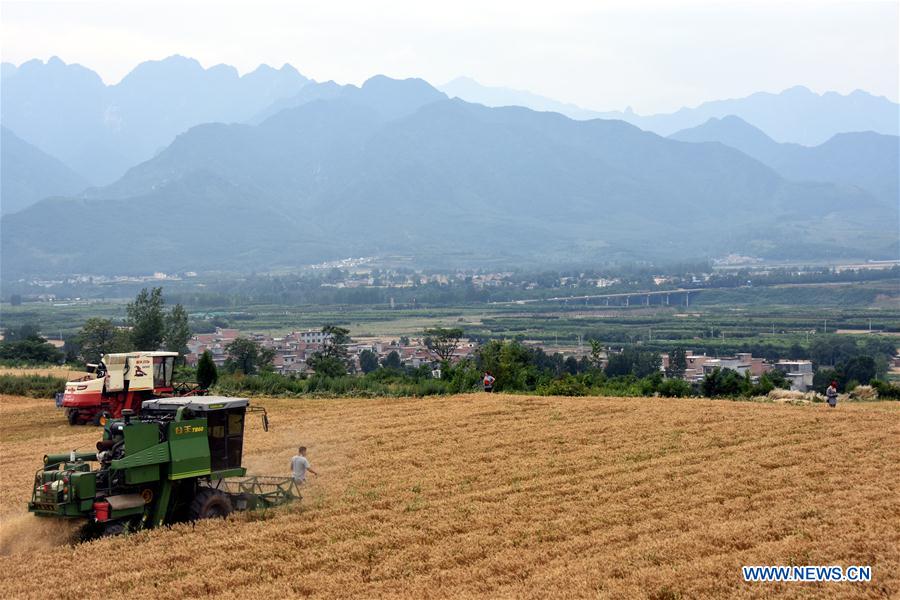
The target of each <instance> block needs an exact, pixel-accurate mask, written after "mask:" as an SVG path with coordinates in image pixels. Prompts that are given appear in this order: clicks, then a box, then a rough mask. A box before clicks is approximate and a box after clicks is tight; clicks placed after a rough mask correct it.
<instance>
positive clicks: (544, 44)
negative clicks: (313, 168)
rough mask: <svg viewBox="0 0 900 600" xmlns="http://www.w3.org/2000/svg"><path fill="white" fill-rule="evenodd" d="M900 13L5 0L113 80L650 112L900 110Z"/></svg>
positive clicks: (793, 6) (876, 9)
mask: <svg viewBox="0 0 900 600" xmlns="http://www.w3.org/2000/svg"><path fill="white" fill-rule="evenodd" d="M898 19H900V15H898V2H897V1H896V0H891V1H879V2H872V1H860V0H844V1H840V2H839V1H835V0H788V1H775V0H748V1H739V2H729V1H727V0H682V1H677V0H606V1H604V0H595V1H578V0H554V1H551V2H546V1H545V2H527V1H522V0H520V1H506V0H502V1H495V2H490V1H489V0H481V1H470V0H454V1H452V2H443V3H437V2H428V1H427V0H415V1H407V0H400V1H391V0H386V1H384V2H374V1H372V0H358V1H339V0H319V1H317V2H308V1H305V0H290V1H275V0H254V1H253V2H249V1H243V2H237V1H231V0H196V1H190V0H177V1H176V0H153V1H151V2H148V1H144V0H121V1H115V2H113V1H108V0H97V1H79V0H67V1H44V0H26V1H9V0H0V53H2V58H3V60H4V61H8V62H13V63H16V64H20V63H21V62H23V61H25V60H28V59H31V58H41V59H47V58H49V57H50V56H53V55H57V56H59V57H60V58H62V59H63V60H65V61H66V62H78V63H81V64H83V65H85V66H87V67H90V68H92V69H94V70H95V71H97V72H98V73H100V75H101V76H102V77H103V78H104V80H105V81H106V82H107V83H115V82H117V81H118V80H119V79H121V77H122V76H123V75H125V74H126V73H127V72H128V71H129V70H130V69H131V68H133V67H134V66H135V65H136V64H137V63H139V62H141V61H144V60H148V59H159V58H164V57H166V56H169V55H171V54H176V53H177V54H183V55H186V56H191V57H194V58H196V59H198V60H199V61H200V62H201V64H203V65H204V66H206V67H209V66H212V65H214V64H218V63H228V64H232V65H234V66H236V67H237V68H238V69H239V70H240V71H241V72H246V71H247V70H252V69H253V68H254V67H255V66H256V65H258V64H259V63H263V62H264V63H268V64H270V65H273V66H280V65H281V64H283V63H285V62H289V63H291V64H292V65H294V66H295V67H297V69H298V70H300V72H302V73H304V74H305V75H307V76H310V77H312V78H314V79H317V80H320V81H321V80H328V79H334V80H336V81H338V82H341V83H360V82H362V81H363V80H365V79H366V78H368V77H369V76H371V75H373V74H376V73H384V74H386V75H390V76H392V77H413V76H416V77H423V78H425V79H427V80H428V81H430V82H432V83H434V84H443V83H445V82H447V81H449V80H450V79H453V78H454V77H457V76H459V75H468V76H471V77H474V78H475V79H477V80H479V81H480V82H482V83H485V84H490V85H501V86H506V87H514V88H518V89H527V90H531V91H533V92H536V93H539V94H543V95H546V96H550V97H552V98H556V99H558V100H563V101H567V102H574V103H577V104H580V105H582V106H584V107H587V108H594V109H600V110H605V109H622V108H625V107H626V106H628V105H631V106H633V107H634V109H635V110H637V111H638V112H642V113H648V112H660V111H669V110H673V109H676V108H678V107H680V106H683V105H695V104H698V103H700V102H702V101H704V100H710V99H717V98H726V97H738V96H743V95H746V94H749V93H751V92H754V91H759V90H767V91H780V90H782V89H784V88H787V87H791V86H793V85H798V84H800V85H806V86H808V87H810V88H812V89H813V90H815V91H819V92H822V91H826V90H837V91H839V92H842V93H846V92H850V91H852V90H854V89H857V88H860V89H865V90H867V91H869V92H872V93H874V94H878V95H883V96H887V97H889V98H891V99H892V100H894V101H897V99H898V72H900V64H898V60H900V59H898V56H900V46H898V28H900V23H898Z"/></svg>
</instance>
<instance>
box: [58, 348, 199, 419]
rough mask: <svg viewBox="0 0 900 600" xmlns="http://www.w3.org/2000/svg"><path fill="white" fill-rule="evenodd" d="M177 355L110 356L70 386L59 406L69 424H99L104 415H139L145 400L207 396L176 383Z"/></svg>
mask: <svg viewBox="0 0 900 600" xmlns="http://www.w3.org/2000/svg"><path fill="white" fill-rule="evenodd" d="M177 357H178V353H177V352H120V353H115V354H106V355H104V356H103V359H102V360H101V361H100V362H99V363H96V364H93V363H92V364H89V365H87V371H88V374H87V375H85V376H84V377H82V378H80V379H76V380H74V381H69V382H67V383H66V391H65V393H64V394H63V396H62V400H61V402H60V403H59V405H60V406H62V407H63V408H65V410H66V418H67V419H68V421H69V424H71V425H76V424H81V423H94V424H99V423H100V419H101V417H102V415H104V414H107V415H110V416H112V417H114V418H118V417H121V416H122V411H123V410H131V411H133V412H134V413H138V412H140V410H141V403H142V402H143V401H144V400H149V399H152V398H160V397H167V396H192V395H197V394H203V393H205V390H201V389H199V388H182V387H179V386H178V385H176V384H175V383H174V382H173V376H174V372H175V359H176V358H177Z"/></svg>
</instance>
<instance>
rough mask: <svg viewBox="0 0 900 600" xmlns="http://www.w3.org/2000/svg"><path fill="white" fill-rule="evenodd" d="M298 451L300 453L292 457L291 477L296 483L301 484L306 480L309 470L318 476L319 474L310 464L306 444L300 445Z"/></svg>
mask: <svg viewBox="0 0 900 600" xmlns="http://www.w3.org/2000/svg"><path fill="white" fill-rule="evenodd" d="M297 452H298V453H299V454H297V455H296V456H295V457H294V458H292V459H291V477H293V478H294V483H296V484H297V485H300V484H301V483H304V482H305V481H306V472H307V471H309V472H310V473H312V474H313V475H315V476H316V477H318V476H319V474H318V473H316V472H315V471H313V469H312V467H311V466H310V465H309V459H308V458H306V446H300V448H298V449H297Z"/></svg>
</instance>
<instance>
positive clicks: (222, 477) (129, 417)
mask: <svg viewBox="0 0 900 600" xmlns="http://www.w3.org/2000/svg"><path fill="white" fill-rule="evenodd" d="M248 411H251V412H256V411H260V412H262V416H263V424H264V428H266V429H268V417H267V415H266V414H265V411H264V409H257V408H256V407H250V406H249V401H248V400H247V399H246V398H225V397H213V396H205V397H193V398H159V399H154V400H147V401H144V403H143V407H142V412H141V414H140V415H139V416H138V415H135V414H133V412H132V411H131V410H130V409H124V410H123V411H122V417H121V419H114V420H110V421H108V422H107V423H106V424H105V426H104V429H103V439H102V440H101V441H99V442H97V451H96V452H74V451H73V452H70V453H64V454H49V455H47V456H45V457H44V466H43V467H42V468H41V469H40V470H39V471H38V472H37V473H36V474H35V479H34V490H33V493H32V500H31V502H29V503H28V510H29V511H31V512H34V513H35V514H37V515H42V516H54V517H64V518H80V519H84V520H85V521H86V522H87V527H86V536H87V537H93V536H96V535H111V534H115V533H119V532H121V531H125V530H138V529H145V528H152V527H159V526H161V525H166V524H169V523H173V522H177V521H184V520H195V519H202V518H208V517H224V516H227V515H228V514H229V513H231V512H232V510H246V509H252V508H259V507H263V508H264V507H269V506H274V505H277V504H282V503H284V502H288V501H291V500H294V499H296V498H298V497H299V494H298V493H297V488H296V485H295V484H294V482H293V480H292V479H290V478H277V477H261V476H255V477H247V476H246V469H245V468H244V467H243V466H242V458H243V451H244V431H245V417H246V414H247V412H248ZM94 464H96V465H97V466H96V467H94V466H93V465H94Z"/></svg>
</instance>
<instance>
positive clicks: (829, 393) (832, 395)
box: [825, 381, 838, 408]
mask: <svg viewBox="0 0 900 600" xmlns="http://www.w3.org/2000/svg"><path fill="white" fill-rule="evenodd" d="M825 397H826V398H827V399H828V406H830V407H831V408H834V407H835V406H837V397H838V391H837V381H832V382H831V385H829V386H828V389H827V390H825Z"/></svg>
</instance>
